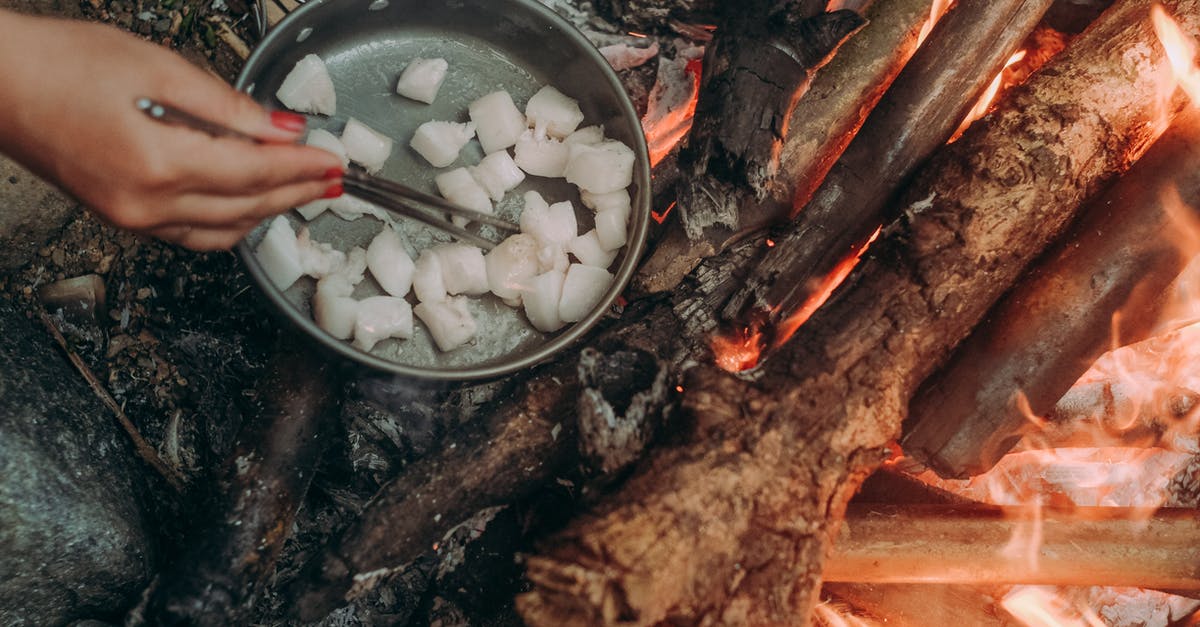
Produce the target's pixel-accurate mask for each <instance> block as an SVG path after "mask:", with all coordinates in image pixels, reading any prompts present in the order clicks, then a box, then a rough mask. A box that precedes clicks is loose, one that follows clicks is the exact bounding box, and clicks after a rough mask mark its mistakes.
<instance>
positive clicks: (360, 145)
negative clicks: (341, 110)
mask: <svg viewBox="0 0 1200 627" xmlns="http://www.w3.org/2000/svg"><path fill="white" fill-rule="evenodd" d="M342 145H343V146H345V147H346V155H347V156H349V157H350V160H351V161H353V162H355V163H357V164H359V165H361V166H362V167H363V169H365V170H366V171H367V172H370V173H372V174H373V173H375V172H378V171H379V170H381V169H383V164H384V162H386V161H387V159H388V156H390V155H391V154H392V139H391V138H390V137H388V136H387V135H384V134H383V133H380V132H379V131H376V130H375V129H373V128H371V127H369V126H367V125H366V124H363V123H362V122H360V121H358V120H356V119H354V118H350V119H349V120H346V128H345V129H343V130H342Z"/></svg>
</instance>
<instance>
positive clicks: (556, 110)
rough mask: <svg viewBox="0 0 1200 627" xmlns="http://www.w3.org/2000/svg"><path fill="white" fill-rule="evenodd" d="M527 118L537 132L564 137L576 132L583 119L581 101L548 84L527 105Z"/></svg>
mask: <svg viewBox="0 0 1200 627" xmlns="http://www.w3.org/2000/svg"><path fill="white" fill-rule="evenodd" d="M525 118H526V120H527V123H528V124H529V126H532V127H533V128H534V129H535V132H537V133H545V134H546V135H549V136H551V137H557V138H559V139H562V138H563V137H566V136H567V135H570V134H571V133H573V132H575V129H576V128H578V126H579V123H580V122H582V121H583V111H581V110H580V109H579V102H578V101H577V100H575V99H574V98H570V97H568V96H566V95H564V94H563V93H562V92H561V91H558V90H557V89H555V88H553V87H551V86H549V85H546V86H545V87H543V88H541V89H539V90H538V92H537V93H536V94H534V95H533V97H532V98H530V99H529V102H528V103H527V104H526V105H525Z"/></svg>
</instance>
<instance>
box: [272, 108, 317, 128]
mask: <svg viewBox="0 0 1200 627" xmlns="http://www.w3.org/2000/svg"><path fill="white" fill-rule="evenodd" d="M271 125H272V126H274V127H275V128H277V129H281V130H284V131H289V132H292V133H299V132H300V131H303V130H304V128H305V127H307V126H308V120H306V119H304V116H302V115H300V114H299V113H292V112H291V111H272V112H271Z"/></svg>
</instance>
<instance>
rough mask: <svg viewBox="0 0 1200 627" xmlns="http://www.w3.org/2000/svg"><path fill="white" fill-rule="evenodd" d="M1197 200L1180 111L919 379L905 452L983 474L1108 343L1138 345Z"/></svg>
mask: <svg viewBox="0 0 1200 627" xmlns="http://www.w3.org/2000/svg"><path fill="white" fill-rule="evenodd" d="M1173 192H1178V195H1174V194H1173ZM1180 199H1182V201H1183V206H1181V205H1180V204H1179V200H1180ZM1197 202H1200V111H1197V110H1195V109H1189V110H1188V111H1187V112H1186V113H1184V114H1181V115H1180V116H1178V117H1177V118H1176V119H1175V121H1174V122H1173V123H1172V125H1171V128H1170V129H1169V130H1168V131H1167V132H1166V134H1165V135H1164V136H1163V137H1162V138H1161V139H1159V140H1158V141H1157V142H1156V143H1155V144H1154V146H1153V147H1152V148H1151V149H1150V150H1149V152H1147V154H1146V156H1145V157H1143V158H1142V160H1141V161H1140V162H1139V163H1138V164H1137V165H1135V166H1134V167H1133V168H1132V169H1131V170H1130V171H1129V173H1128V174H1126V175H1125V176H1124V177H1122V178H1121V180H1119V181H1117V183H1116V184H1115V185H1114V186H1113V187H1112V188H1111V189H1109V190H1108V191H1106V192H1105V193H1104V194H1102V195H1101V196H1099V197H1098V198H1096V199H1095V200H1094V201H1092V202H1090V203H1089V205H1088V208H1087V209H1085V211H1086V213H1085V215H1084V217H1083V219H1082V220H1081V221H1080V222H1079V223H1078V224H1077V225H1075V226H1073V227H1072V229H1071V231H1070V233H1069V234H1068V236H1067V237H1065V238H1064V239H1063V240H1062V241H1061V242H1059V243H1058V244H1057V245H1056V246H1055V248H1054V249H1053V251H1051V252H1050V253H1049V254H1047V255H1045V256H1043V257H1042V258H1041V259H1040V260H1039V261H1038V263H1037V265H1036V266H1035V267H1033V268H1031V269H1030V270H1029V272H1027V273H1026V274H1025V276H1024V277H1022V279H1021V280H1020V281H1019V282H1018V284H1017V287H1016V288H1015V289H1014V290H1013V291H1012V292H1011V293H1009V294H1008V295H1006V296H1005V298H1004V300H1002V301H1001V302H1000V303H998V304H997V305H996V306H995V307H994V308H993V309H992V311H991V312H989V314H988V321H987V322H985V323H984V324H983V325H981V326H980V327H979V328H978V329H976V330H975V331H974V333H972V335H971V337H970V338H968V339H967V340H966V341H965V342H964V343H963V346H962V347H961V348H960V349H959V350H958V351H957V352H956V353H955V355H954V357H953V359H952V360H951V361H950V363H948V364H947V365H946V367H945V368H944V369H943V370H942V371H941V372H939V373H938V374H937V375H935V376H934V377H933V378H931V379H930V380H929V381H928V382H926V384H925V385H924V386H923V388H922V390H921V392H920V393H919V394H918V395H917V397H916V398H914V399H913V401H912V403H911V404H910V405H909V413H910V418H909V421H908V423H907V424H906V425H905V436H904V440H903V443H902V446H903V448H904V451H905V453H906V454H908V455H911V456H913V457H915V458H916V459H917V460H918V461H920V462H922V463H925V464H928V465H929V466H930V467H932V468H933V469H934V470H936V471H937V472H938V473H939V474H941V475H943V476H949V477H966V476H969V475H975V474H979V473H981V472H984V471H986V470H987V469H989V468H991V467H992V466H993V465H995V463H996V462H997V461H998V460H999V459H1000V458H1001V457H1002V456H1003V455H1004V454H1005V453H1007V452H1008V451H1009V450H1010V449H1012V447H1013V446H1014V445H1015V444H1016V443H1017V441H1018V440H1019V439H1020V437H1021V435H1022V433H1023V432H1024V431H1028V430H1029V429H1031V428H1032V425H1031V423H1030V422H1029V418H1028V416H1030V415H1033V416H1044V415H1047V414H1049V413H1050V412H1051V411H1052V410H1053V409H1054V406H1055V402H1056V401H1057V400H1058V399H1060V398H1062V396H1063V394H1064V393H1066V392H1067V390H1068V389H1070V388H1071V386H1072V384H1074V383H1075V381H1077V380H1078V379H1079V377H1080V375H1082V374H1083V373H1084V372H1085V371H1086V370H1087V369H1088V368H1089V367H1090V366H1091V365H1092V363H1093V362H1095V361H1096V359H1097V358H1099V357H1100V355H1102V354H1103V353H1104V352H1105V351H1106V350H1108V349H1109V348H1110V347H1111V346H1112V344H1113V342H1114V341H1120V342H1121V343H1126V342H1138V341H1141V340H1144V339H1146V338H1147V337H1148V336H1149V335H1150V334H1151V332H1152V331H1153V330H1154V328H1155V326H1157V324H1158V321H1159V318H1160V314H1161V313H1162V308H1163V306H1164V304H1165V301H1166V300H1167V299H1166V298H1165V297H1164V295H1165V294H1166V293H1167V287H1168V285H1169V284H1170V283H1171V282H1172V281H1174V280H1175V278H1176V277H1177V276H1179V273H1180V272H1181V271H1182V270H1183V267H1184V266H1185V265H1186V264H1187V263H1188V261H1189V260H1190V259H1191V257H1192V255H1193V254H1194V252H1195V251H1194V250H1189V248H1190V247H1189V246H1188V245H1187V244H1186V242H1184V241H1180V235H1179V233H1180V231H1183V232H1184V233H1186V232H1187V231H1188V230H1189V229H1191V228H1194V227H1191V226H1190V225H1188V224H1186V223H1185V224H1181V221H1186V220H1192V221H1194V220H1195V216H1194V214H1191V215H1184V214H1185V212H1187V213H1188V214H1190V212H1189V210H1188V209H1186V208H1185V206H1195V205H1196V203H1197ZM1183 237H1186V235H1184V236H1183Z"/></svg>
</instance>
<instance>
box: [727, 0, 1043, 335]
mask: <svg viewBox="0 0 1200 627" xmlns="http://www.w3.org/2000/svg"><path fill="white" fill-rule="evenodd" d="M1049 6H1050V0H1008V1H1006V2H993V1H990V0H961V1H960V2H959V3H958V4H957V5H956V6H955V7H954V8H953V9H951V10H950V12H949V13H948V14H947V15H946V16H944V17H943V18H942V19H941V20H939V22H938V24H937V25H936V26H935V27H934V28H933V31H932V32H930V34H929V40H928V42H927V43H926V45H924V46H922V47H921V48H920V49H919V50H917V53H916V54H915V55H914V56H913V59H912V61H910V62H909V64H908V65H906V66H905V68H904V70H903V71H902V72H901V73H900V76H899V77H897V78H896V82H895V84H894V85H893V86H892V89H890V90H889V91H888V92H887V94H885V95H884V96H883V99H882V100H880V101H879V105H878V106H876V107H875V110H874V111H872V112H871V115H870V116H869V117H868V118H867V121H866V122H865V123H864V124H863V127H862V129H860V131H859V133H858V135H856V136H855V139H854V141H852V142H850V145H849V147H847V148H846V152H845V153H844V154H843V155H842V156H841V159H839V160H838V162H837V163H836V164H834V166H833V169H832V170H830V171H829V175H828V176H826V177H824V181H823V182H820V187H819V188H818V187H817V183H818V181H812V182H802V183H801V186H800V189H799V190H798V191H797V194H796V201H797V206H803V209H801V210H800V213H799V216H798V217H797V218H796V219H795V220H794V221H793V222H792V224H790V225H789V226H788V227H787V230H786V231H785V233H784V234H783V236H782V237H776V238H774V239H775V242H776V244H777V245H776V246H775V247H774V248H772V249H771V250H770V251H769V252H768V253H767V255H766V257H765V258H764V259H763V261H762V263H760V264H759V266H758V268H757V270H756V272H755V275H754V276H753V278H752V279H751V282H750V286H749V287H748V288H747V289H745V290H743V291H742V292H740V293H739V294H737V295H735V296H734V298H733V299H732V300H731V302H730V303H729V306H728V308H727V309H726V312H725V314H726V316H727V317H729V318H730V319H732V320H750V319H764V320H767V323H768V325H769V326H770V328H772V329H778V330H785V332H786V326H787V325H784V324H782V323H783V321H784V320H787V319H788V318H789V317H792V316H793V315H796V314H797V312H798V311H801V310H803V309H804V308H805V306H806V305H808V306H809V307H811V306H812V305H813V303H814V302H815V299H820V298H823V297H824V296H825V295H826V294H827V293H828V292H827V291H826V290H827V288H828V284H827V283H826V282H825V281H824V280H823V279H824V278H825V277H828V276H830V275H831V274H832V273H833V271H834V268H835V267H837V266H838V264H840V263H842V262H843V260H844V259H846V258H849V257H853V256H855V255H857V254H858V253H859V252H860V251H861V250H862V248H863V246H865V245H866V243H867V241H868V239H869V238H870V237H871V236H872V234H873V233H874V232H875V230H876V229H877V228H878V227H879V225H880V224H882V223H883V222H884V221H885V220H886V219H887V216H886V215H885V213H886V209H887V208H888V207H889V206H890V205H891V203H892V201H893V200H894V199H895V197H896V195H897V194H898V193H899V191H900V190H901V189H903V186H904V185H905V183H907V181H908V179H909V178H910V177H911V176H912V173H913V172H914V171H915V170H916V168H917V167H918V166H919V165H920V164H921V163H922V162H924V161H925V160H926V159H927V158H928V157H929V155H930V154H932V153H933V151H934V150H936V149H937V148H938V147H939V146H941V145H943V144H945V143H946V141H947V140H948V139H950V136H951V135H952V134H953V133H954V131H955V129H957V128H958V126H959V124H960V123H961V122H962V120H963V118H964V117H965V116H966V115H967V113H968V112H969V111H970V110H971V108H972V107H973V106H974V105H975V103H976V102H977V101H978V100H979V97H980V95H981V94H982V93H983V92H984V91H985V90H986V89H987V86H988V84H989V83H991V82H992V79H993V78H994V77H995V76H996V75H997V74H998V73H999V72H1000V71H1001V70H1002V69H1003V67H1004V64H1005V62H1006V61H1007V60H1008V58H1009V57H1011V56H1012V54H1013V52H1015V51H1016V49H1017V47H1018V46H1020V45H1021V43H1022V42H1023V41H1024V40H1025V39H1026V37H1027V36H1028V35H1029V33H1030V32H1031V31H1032V30H1033V29H1034V27H1035V26H1036V25H1037V23H1038V21H1039V20H1040V19H1041V17H1042V14H1043V13H1045V11H1046V8H1047V7H1049ZM948 51H953V52H952V53H948ZM810 197H811V200H810ZM797 270H798V271H797Z"/></svg>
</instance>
